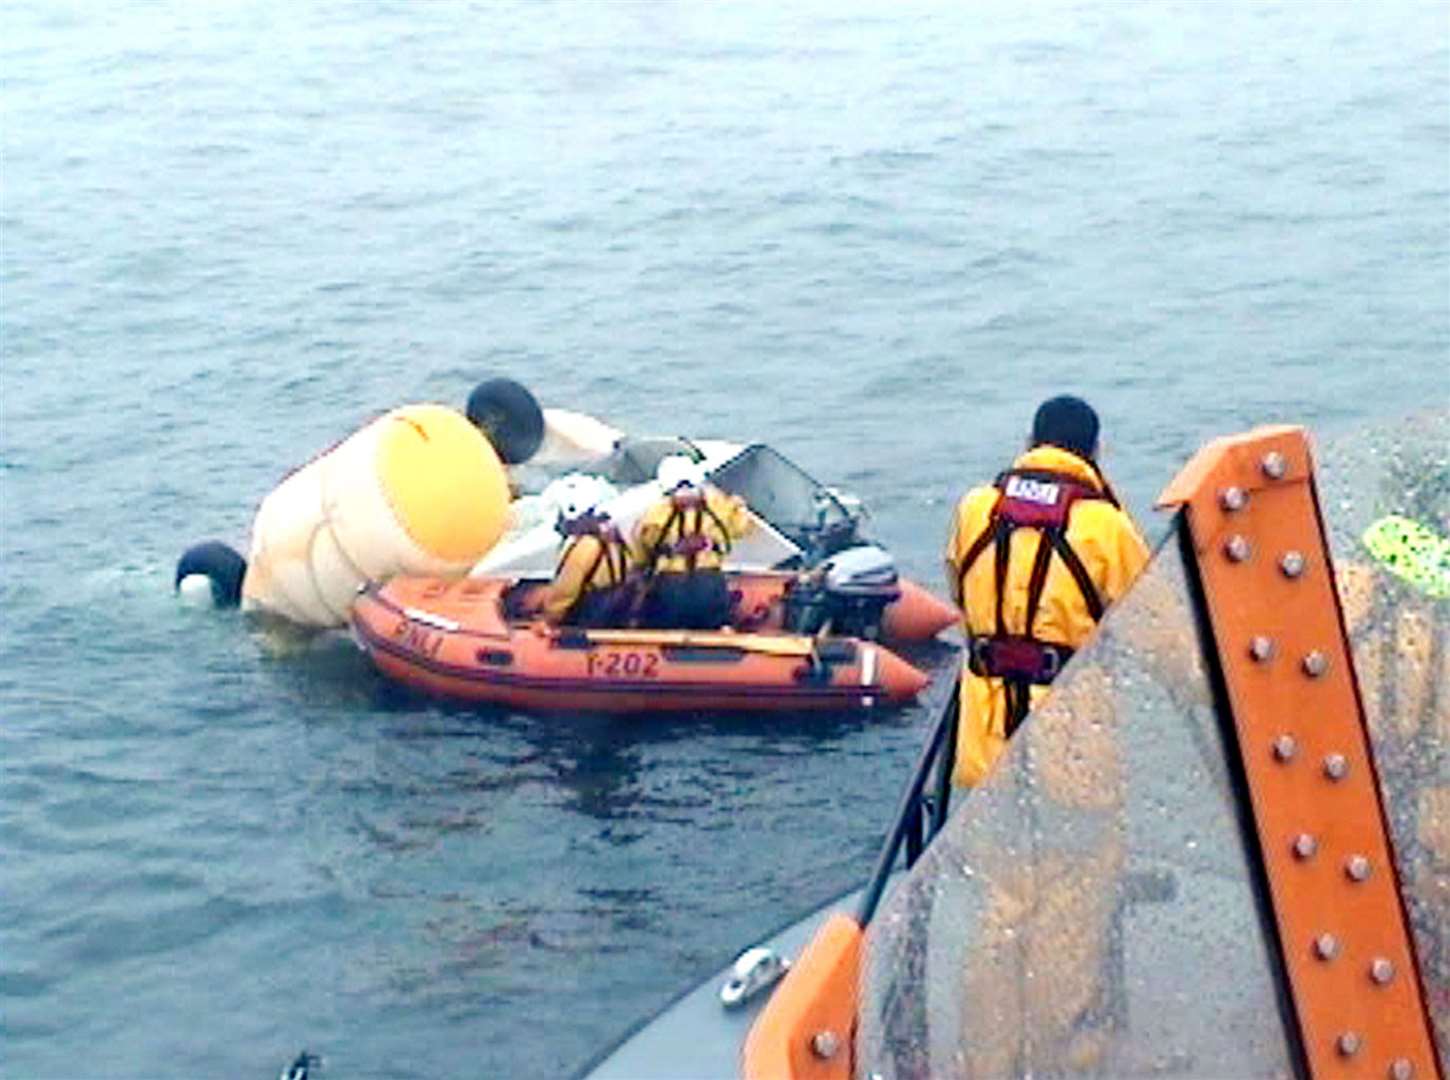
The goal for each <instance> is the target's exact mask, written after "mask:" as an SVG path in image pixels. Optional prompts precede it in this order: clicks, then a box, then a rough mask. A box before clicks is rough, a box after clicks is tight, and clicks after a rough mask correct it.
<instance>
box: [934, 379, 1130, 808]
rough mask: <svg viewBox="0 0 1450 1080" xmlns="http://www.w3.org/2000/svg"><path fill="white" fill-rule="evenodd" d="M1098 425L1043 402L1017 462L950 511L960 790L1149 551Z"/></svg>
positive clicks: (1090, 416) (1073, 403) (1068, 401)
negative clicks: (1106, 464)
mask: <svg viewBox="0 0 1450 1080" xmlns="http://www.w3.org/2000/svg"><path fill="white" fill-rule="evenodd" d="M1098 427H1099V425H1098V416H1097V413H1096V412H1095V411H1094V410H1093V408H1092V406H1090V405H1088V404H1087V402H1085V401H1083V400H1082V399H1081V398H1076V397H1072V396H1067V395H1064V396H1060V397H1054V398H1051V399H1049V400H1047V401H1044V402H1043V403H1042V405H1041V406H1039V407H1038V409H1037V414H1036V416H1035V417H1034V418H1033V422H1032V435H1031V438H1030V439H1029V441H1028V448H1027V451H1026V453H1024V454H1022V455H1020V456H1019V457H1018V458H1017V459H1016V460H1015V461H1014V462H1013V463H1012V467H1011V468H1009V469H1008V470H1006V471H1005V472H1003V473H1002V474H1001V475H1000V476H998V477H997V479H996V480H995V481H994V482H993V483H992V484H988V485H983V486H981V487H977V488H973V489H972V490H971V491H969V492H967V493H966V494H965V495H963V496H962V498H961V501H960V502H958V504H957V507H956V512H955V514H954V517H953V521H952V530H951V538H950V540H949V541H948V543H947V549H946V570H947V581H948V586H949V588H950V589H951V594H952V599H953V600H955V601H956V604H957V606H958V607H959V608H961V610H962V623H963V627H964V629H965V630H966V634H967V641H968V649H967V655H966V657H965V661H964V664H963V668H962V686H961V704H960V709H961V715H960V723H959V727H958V734H957V747H956V766H955V769H954V770H953V774H952V782H953V783H954V784H955V785H956V786H958V787H971V786H973V785H975V784H977V783H979V782H980V781H981V779H982V777H984V776H985V775H986V774H987V772H988V770H989V769H990V768H991V767H992V764H993V762H995V761H996V759H997V757H998V756H999V755H1000V754H1001V752H1002V750H1003V748H1004V747H1005V746H1006V742H1007V739H1008V738H1010V737H1011V735H1012V732H1013V731H1014V730H1016V728H1017V725H1018V724H1020V723H1021V722H1022V720H1023V718H1024V717H1025V716H1026V715H1027V713H1028V712H1029V711H1030V710H1031V708H1032V706H1033V704H1034V703H1035V702H1036V701H1037V700H1038V698H1039V697H1040V696H1041V695H1042V694H1043V692H1044V691H1045V689H1046V687H1047V686H1048V684H1050V683H1051V682H1052V680H1053V679H1054V678H1055V677H1056V675H1057V673H1058V672H1059V671H1060V670H1061V669H1062V667H1063V665H1064V664H1065V663H1067V661H1068V660H1069V659H1071V657H1072V654H1073V650H1075V649H1077V648H1078V647H1079V646H1081V645H1082V644H1083V643H1084V642H1085V641H1086V640H1087V639H1088V638H1089V637H1090V636H1091V635H1092V633H1093V630H1094V628H1095V627H1096V626H1097V623H1098V620H1100V619H1101V618H1102V616H1103V612H1104V610H1105V609H1106V608H1107V607H1108V605H1109V604H1111V603H1113V602H1114V601H1115V600H1117V599H1118V598H1119V597H1120V596H1122V595H1123V593H1124V592H1126V591H1127V589H1128V586H1129V585H1130V584H1131V583H1132V581H1133V579H1134V578H1135V577H1137V575H1138V573H1139V572H1140V571H1141V570H1142V569H1143V567H1144V566H1145V565H1146V564H1147V562H1148V546H1147V544H1146V543H1145V542H1144V540H1143V537H1142V535H1141V534H1140V533H1139V531H1138V529H1137V526H1136V525H1134V524H1133V521H1132V519H1131V518H1130V517H1129V516H1128V514H1127V513H1126V511H1124V510H1123V508H1122V506H1121V505H1120V504H1119V503H1118V500H1117V497H1116V496H1115V495H1114V494H1113V490H1112V488H1111V486H1110V485H1109V484H1108V482H1107V480H1106V478H1104V476H1103V474H1102V472H1101V470H1100V469H1099V468H1098V465H1097V453H1098Z"/></svg>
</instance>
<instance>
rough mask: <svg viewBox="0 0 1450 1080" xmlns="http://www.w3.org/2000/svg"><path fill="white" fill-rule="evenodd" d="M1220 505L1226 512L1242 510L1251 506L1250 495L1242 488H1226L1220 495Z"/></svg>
mask: <svg viewBox="0 0 1450 1080" xmlns="http://www.w3.org/2000/svg"><path fill="white" fill-rule="evenodd" d="M1218 504H1219V505H1220V506H1222V507H1223V508H1224V509H1225V510H1229V511H1233V510H1242V509H1243V508H1244V507H1245V506H1248V505H1249V493H1248V492H1247V491H1245V490H1244V489H1243V488H1241V487H1226V488H1224V489H1223V491H1221V492H1220V493H1219V496H1218Z"/></svg>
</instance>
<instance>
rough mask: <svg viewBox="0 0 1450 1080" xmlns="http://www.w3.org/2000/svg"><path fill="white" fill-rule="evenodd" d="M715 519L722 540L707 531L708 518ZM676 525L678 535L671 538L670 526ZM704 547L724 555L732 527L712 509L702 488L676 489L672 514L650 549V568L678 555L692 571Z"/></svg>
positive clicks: (726, 552)
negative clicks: (692, 520) (726, 525)
mask: <svg viewBox="0 0 1450 1080" xmlns="http://www.w3.org/2000/svg"><path fill="white" fill-rule="evenodd" d="M692 512H693V514H694V522H693V524H691V523H690V520H689V515H690V514H691V513H692ZM706 518H708V519H709V520H711V521H713V522H714V523H715V528H716V529H717V530H718V531H719V533H720V537H721V539H720V540H714V539H712V538H711V537H709V536H708V535H706V533H705V519H706ZM676 527H678V529H677V535H676V537H675V538H674V539H673V540H670V539H668V537H669V535H670V530H671V529H673V528H676ZM705 551H714V552H715V554H717V555H719V556H721V557H722V558H723V557H724V556H725V555H727V554H729V552H730V530H729V529H727V528H726V527H725V523H724V522H723V521H721V520H720V517H719V515H718V514H716V513H715V511H714V510H711V509H710V503H709V501H708V500H707V499H706V498H705V495H704V493H703V492H700V491H676V492H674V493H673V494H672V495H670V516H669V517H667V518H666V519H665V523H664V525H663V526H662V527H661V529H660V538H659V540H658V541H657V542H656V543H655V546H654V548H653V549H652V550H651V551H650V569H651V571H653V570H656V569H657V568H658V567H659V564H660V560H661V559H665V558H669V557H672V556H674V557H679V558H683V559H684V560H685V568H686V571H687V572H689V573H692V574H693V573H694V572H695V562H696V560H697V559H698V558H699V556H700V554H701V553H702V552H705Z"/></svg>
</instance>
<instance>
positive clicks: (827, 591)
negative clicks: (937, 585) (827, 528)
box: [785, 544, 901, 641]
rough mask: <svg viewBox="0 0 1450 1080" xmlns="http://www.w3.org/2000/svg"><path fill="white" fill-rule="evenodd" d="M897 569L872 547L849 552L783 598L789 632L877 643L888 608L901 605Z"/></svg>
mask: <svg viewBox="0 0 1450 1080" xmlns="http://www.w3.org/2000/svg"><path fill="white" fill-rule="evenodd" d="M900 597H901V588H900V586H899V585H898V584H897V576H896V563H895V562H893V561H892V558H891V556H890V555H889V554H887V552H885V551H883V550H882V549H881V548H879V547H876V546H875V545H872V544H864V545H861V546H858V547H852V548H847V549H846V550H844V551H839V552H837V553H836V554H834V555H832V556H831V557H830V558H828V559H826V560H825V561H824V562H822V563H821V564H820V565H819V566H818V567H816V568H815V569H814V570H813V571H811V572H810V573H808V574H802V575H801V576H800V577H798V578H797V579H796V580H795V581H794V582H793V583H792V585H791V587H790V589H789V591H788V592H787V593H786V596H785V625H786V629H787V630H790V631H792V632H794V633H797V634H818V633H821V632H822V631H825V632H827V633H831V634H839V635H841V636H844V637H859V638H864V639H866V640H868V641H874V640H875V639H876V637H877V636H878V635H879V634H880V632H881V617H882V614H883V613H884V612H885V610H886V605H887V604H889V603H891V602H892V601H894V600H897V599H900Z"/></svg>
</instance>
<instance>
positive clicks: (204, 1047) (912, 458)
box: [0, 0, 1450, 1077]
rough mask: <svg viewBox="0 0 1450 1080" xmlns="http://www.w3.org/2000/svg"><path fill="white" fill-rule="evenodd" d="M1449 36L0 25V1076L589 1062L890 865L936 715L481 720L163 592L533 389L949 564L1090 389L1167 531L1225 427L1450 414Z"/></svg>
mask: <svg viewBox="0 0 1450 1080" xmlns="http://www.w3.org/2000/svg"><path fill="white" fill-rule="evenodd" d="M1447 57H1450V16H1447V13H1446V10H1445V7H1444V5H1443V4H1439V3H1436V2H1434V0H1424V2H1419V0H1403V2H1397V3H1391V4H1385V5H1376V6H1375V7H1374V8H1373V9H1369V8H1365V7H1362V6H1358V5H1346V4H1338V3H1333V2H1327V0H1326V2H1314V3H1302V2H1296V3H1252V4H1250V3H1244V4H1213V5H1204V4H1195V3H1141V4H1139V3H1088V2H1073V0H1065V2H1063V3H1061V4H1054V5H1051V6H1050V7H1048V8H1037V7H1032V8H1023V7H1020V6H1017V5H1009V4H996V5H988V6H987V7H986V8H961V9H957V8H953V7H950V6H945V7H928V8H921V9H915V8H913V9H911V10H910V11H907V10H904V9H903V10H902V11H896V10H894V9H888V8H884V7H881V6H879V5H857V4H851V3H847V4H845V5H842V4H840V3H833V4H830V5H824V4H807V5H804V6H802V5H789V6H786V7H782V8H780V9H779V10H777V9H767V8H763V7H747V6H739V5H700V6H694V5H658V4H646V3H639V4H585V5H580V4H574V5H568V6H564V5H556V4H516V3H504V4H495V5H490V6H488V7H484V8H476V7H473V6H469V5H463V4H459V3H453V2H437V3H429V4H417V3H403V2H390V3H382V4H373V5H370V6H367V7H365V8H363V7H359V6H358V5H355V4H344V3H323V4H314V5H305V6H297V5H292V6H289V5H284V4H280V3H275V2H270V0H267V2H262V3H260V4H252V5H247V6H237V7H228V8H218V7H216V6H197V5H190V4H184V3H181V2H179V0H161V2H158V3H153V4H146V5H139V6H134V7H114V8H112V7H84V6H82V7H70V8H61V7H56V6H54V5H48V4H37V3H31V2H28V0H20V2H15V3H10V4H8V5H6V6H5V7H4V8H3V9H0V92H3V97H4V101H5V106H4V119H3V123H0V160H3V163H4V164H3V175H0V718H3V723H0V791H3V795H4V797H3V799H0V853H3V858H4V863H5V876H4V896H5V910H6V918H5V920H3V925H0V953H3V957H4V963H3V965H0V1038H3V1041H4V1052H3V1060H4V1071H5V1072H6V1074H7V1075H15V1076H26V1077H31V1076H34V1077H72V1076H108V1077H109V1076H116V1077H129V1076H138V1077H139V1076H146V1077H155V1076H240V1075H275V1072H276V1070H279V1069H280V1068H281V1066H282V1065H283V1064H285V1063H286V1062H287V1061H290V1060H291V1059H292V1057H294V1056H295V1055H296V1053H297V1052H298V1051H299V1050H301V1049H302V1048H303V1047H307V1048H309V1049H312V1050H314V1051H317V1052H320V1053H322V1054H323V1055H324V1057H325V1058H326V1072H325V1073H324V1075H334V1076H340V1077H341V1076H347V1077H369V1076H377V1077H382V1076H387V1077H407V1076H419V1077H422V1076H428V1077H437V1076H457V1075H480V1074H497V1075H508V1076H540V1077H546V1076H547V1077H551V1076H557V1075H561V1074H567V1073H568V1072H570V1071H571V1070H573V1069H575V1068H577V1067H578V1066H579V1065H580V1063H581V1062H584V1061H586V1060H587V1059H588V1058H589V1057H590V1055H591V1054H593V1053H594V1052H595V1051H596V1050H598V1049H599V1047H600V1046H601V1044H603V1043H604V1042H606V1041H608V1040H609V1039H610V1038H612V1037H613V1036H614V1035H616V1034H617V1033H619V1032H620V1031H622V1030H623V1029H625V1028H626V1027H628V1026H629V1025H630V1024H632V1023H633V1022H634V1021H635V1020H636V1019H638V1018H639V1016H641V1015H642V1014H643V1013H645V1012H647V1011H648V1010H650V1009H652V1008H654V1007H657V1006H659V1005H661V1004H663V1003H664V1002H666V1001H668V1000H669V999H670V998H672V997H673V996H674V995H675V994H676V993H677V992H678V991H679V990H680V989H681V988H682V987H683V986H684V985H686V984H688V983H690V982H691V981H693V980H695V979H697V978H698V977H700V976H701V975H702V974H703V973H705V972H706V971H709V970H711V969H713V968H714V967H716V966H717V965H718V964H720V963H721V962H722V961H724V960H726V959H728V958H729V956H730V955H731V954H732V953H733V952H734V951H735V950H736V949H738V948H740V947H741V946H743V945H745V944H748V943H749V942H751V941H753V940H754V939H756V938H757V937H759V936H760V935H761V934H762V932H763V931H765V930H768V929H771V928H774V927H775V926H777V925H780V924H782V923H784V922H786V921H788V920H789V918H791V917H792V916H793V915H795V914H796V913H798V912H799V911H801V910H802V909H804V908H807V907H809V906H812V905H813V904H814V903H815V902H817V901H819V900H821V899H824V898H825V897H828V896H830V895H833V894H835V893H836V892H838V891H841V890H843V889H845V888H847V887H849V886H851V885H853V884H854V883H856V882H857V880H858V879H859V878H860V877H861V876H862V875H863V874H864V873H865V871H866V868H867V867H868V866H869V864H870V861H871V858H872V855H873V853H874V848H875V845H876V844H877V842H878V840H879V837H880V833H881V830H882V828H883V827H884V824H885V818H886V815H887V814H888V813H889V811H890V809H891V807H892V806H893V805H894V803H895V801H896V797H897V789H898V785H899V783H900V782H901V778H902V775H903V773H904V771H905V770H906V768H907V767H908V764H909V762H910V761H911V760H912V759H913V758H914V756H915V752H916V748H917V745H918V742H919V738H920V734H921V731H922V728H923V727H924V725H925V724H926V722H927V719H928V714H929V712H930V708H931V707H930V705H929V704H927V705H923V706H920V707H917V708H914V709H908V710H904V711H902V712H900V713H897V714H893V715H887V716H883V717H879V718H873V719H861V718H850V717H826V718H813V719H812V718H799V717H774V718H768V719H761V718H753V719H740V718H728V717H718V716H698V717H674V718H665V719H649V720H642V719H626V720H612V721H611V720H603V719H600V718H569V719H567V720H565V719H558V718H555V719H544V718H536V717H524V716H512V715H507V714H501V713H497V712H489V711H483V710H467V709H460V708H455V707H449V706H443V705H438V704H435V703H430V702H427V701H423V700H420V699H418V698H416V697H413V696H410V695H407V694H404V693H401V692H399V691H397V690H394V689H391V688H389V687H387V686H385V685H384V684H383V683H382V682H381V680H379V679H378V678H377V676H375V675H374V674H373V673H372V672H371V671H370V670H369V669H368V667H367V666H366V664H365V663H364V661H363V660H362V658H361V657H360V656H359V655H358V654H357V653H356V652H354V651H353V650H351V648H350V647H349V646H347V645H345V644H339V643H333V644H329V645H324V646H322V647H320V648H313V649H307V650H298V649H293V650H291V651H287V650H280V651H279V650H278V649H276V648H274V647H271V646H269V645H268V644H267V643H266V642H265V641H264V640H263V639H261V638H260V637H259V636H257V635H256V634H255V633H254V632H253V631H252V630H251V629H250V628H249V627H248V626H247V625H246V624H245V623H244V622H243V621H242V620H241V619H239V618H236V617H230V616H216V615H204V614H199V613H194V612H185V611H178V610H177V608H176V606H175V605H174V604H173V602H172V598H171V596H170V594H169V589H170V584H171V574H172V568H173V566H174V560H175V558H176V556H177V555H178V554H179V552H180V551H181V550H182V549H183V548H184V547H185V546H186V545H188V544H189V543H192V542H194V541H196V540H199V539H202V538H205V537H216V538H219V539H225V540H229V541H231V542H237V543H239V542H241V541H242V539H243V537H244V536H245V532H246V529H247V526H248V523H249V521H250V519H251V516H252V513H253V511H254V509H255V507H256V504H257V502H258V500H259V499H260V498H261V497H262V496H263V495H264V494H265V493H266V492H267V491H268V490H270V488H271V487H272V486H273V485H274V484H275V483H276V482H277V480H278V478H279V477H280V475H281V474H282V473H283V472H284V471H285V470H286V469H288V468H290V467H291V466H293V465H295V464H297V463H299V462H302V461H305V460H307V459H308V458H310V457H311V456H312V455H313V454H315V453H316V452H317V451H318V450H319V449H320V448H322V447H325V446H327V445H329V444H330V443H332V442H333V441H334V440H336V439H337V438H338V437H340V436H341V435H343V434H345V433H346V432H348V431H350V430H352V429H353V428H355V427H356V426H358V425H359V424H361V423H362V422H364V421H365V420H367V419H369V418H370V417H372V416H373V415H375V414H376V413H377V412H379V411H381V410H382V409H385V408H387V407H389V406H391V405H393V404H395V403H398V402H402V401H410V400H420V399H431V400H441V401H448V402H460V401H461V400H462V399H463V397H464V396H465V395H466V393H467V391H468V389H469V388H470V387H471V386H472V384H473V383H474V382H476V381H477V380H478V379H480V378H482V377H484V376H486V375H491V374H496V373H507V374H510V375H513V376H514V377H517V378H521V379H524V380H525V381H527V382H529V383H531V384H532V385H533V386H535V387H536V388H538V389H539V390H540V392H541V393H542V394H543V396H544V397H545V399H546V401H547V402H548V403H553V404H559V405H564V406H571V407H578V408H584V409H588V410H590V411H593V412H596V413H598V414H600V415H602V416H604V417H607V418H609V419H611V420H613V421H614V422H616V423H619V424H621V425H623V426H626V427H630V428H634V429H638V430H649V431H657V430H661V429H671V428H676V427H678V428H684V429H688V430H689V432H690V433H692V434H721V435H726V436H733V437H740V438H755V437H766V438H768V439H769V440H770V441H771V442H773V443H774V444H775V445H777V446H778V447H780V448H781V449H782V450H784V451H785V452H786V453H787V454H789V455H790V456H792V457H793V458H795V459H797V460H798V461H800V463H801V464H802V465H804V466H805V467H807V468H808V469H810V470H811V471H813V472H815V473H817V474H818V475H820V476H822V477H823V478H826V479H828V480H830V481H832V482H836V483H840V484H842V485H843V486H846V487H848V488H850V489H852V490H854V491H856V492H857V493H859V494H860V495H861V496H862V497H863V498H864V499H865V500H866V502H867V504H868V506H870V507H871V509H872V511H873V513H874V515H875V516H874V519H873V523H872V527H873V532H874V533H875V534H876V535H877V536H878V537H879V538H880V539H881V540H882V541H884V542H885V543H886V544H887V545H888V546H889V547H890V548H891V549H892V550H893V551H894V552H895V553H896V554H897V556H898V558H899V560H900V562H901V565H902V567H903V569H904V570H905V571H907V572H908V573H910V574H911V575H912V576H914V577H916V578H918V579H919V580H922V581H925V582H928V583H930V584H933V585H934V584H936V581H937V575H938V573H939V570H938V559H939V548H940V545H941V542H942V539H943V537H944V534H945V530H946V521H947V514H948V512H949V508H950V504H951V501H952V499H953V498H954V497H955V495H956V494H957V493H958V492H959V491H960V490H961V489H962V488H963V487H965V486H966V485H967V484H969V483H973V482H976V481H977V480H979V479H980V478H982V477H983V476H986V475H991V474H992V473H994V472H995V471H996V470H997V469H998V468H1000V466H1001V464H1002V461H1003V457H1004V455H1005V454H1006V453H1008V452H1009V451H1010V449H1011V448H1013V447H1015V446H1016V445H1017V444H1018V443H1019V442H1020V440H1021V438H1022V433H1023V429H1024V427H1025V424H1026V421H1027V418H1028V416H1029V415H1030V411H1031V409H1032V407H1033V406H1034V405H1035V403H1036V402H1037V401H1038V400H1039V399H1040V398H1041V397H1043V396H1045V395H1047V394H1049V393H1053V392H1058V391H1060V390H1062V389H1072V390H1077V391H1079V392H1082V393H1084V394H1086V395H1087V396H1089V397H1090V398H1092V399H1093V400H1094V401H1095V402H1096V403H1097V404H1098V405H1099V407H1100V409H1101V411H1102V412H1103V414H1104V417H1105V420H1106V423H1107V426H1108V427H1107V437H1108V442H1109V448H1108V465H1109V467H1110V469H1111V471H1112V473H1113V474H1114V476H1115V479H1116V480H1117V482H1118V485H1119V487H1120V489H1121V490H1122V491H1123V492H1124V493H1125V494H1126V496H1127V498H1128V500H1129V502H1130V504H1131V505H1132V507H1133V509H1134V510H1135V512H1137V513H1138V515H1139V516H1140V517H1141V518H1142V519H1143V520H1144V521H1145V523H1147V525H1148V527H1149V529H1150V531H1152V530H1154V529H1158V528H1161V524H1159V523H1158V522H1156V521H1155V519H1154V518H1153V516H1152V512H1151V509H1150V507H1151V503H1152V500H1153V498H1154V496H1155V495H1156V493H1157V491H1158V490H1159V489H1160V488H1161V486H1162V485H1163V483H1164V482H1165V481H1166V480H1167V479H1168V477H1169V476H1170V475H1171V472H1172V470H1173V468H1174V466H1175V465H1176V464H1177V463H1178V462H1180V461H1182V460H1183V459H1184V458H1185V457H1186V456H1187V455H1188V454H1189V453H1191V452H1192V451H1193V449H1195V448H1196V447H1197V446H1198V445H1199V444H1200V443H1201V442H1202V441H1203V440H1204V439H1205V438H1207V437H1208V436H1210V435H1213V434H1218V433H1221V432H1223V431H1226V430H1233V429H1239V428H1242V427H1245V426H1248V425H1252V424H1256V423H1262V422H1270V421H1281V420H1291V421H1301V422H1306V423H1309V424H1311V425H1313V426H1314V427H1315V429H1316V431H1323V432H1324V433H1326V434H1328V433H1332V432H1335V431H1339V430H1343V429H1345V428H1348V427H1350V426H1352V425H1355V424H1357V423H1361V422H1363V421H1365V420H1367V419H1377V418H1383V417H1384V416H1385V415H1392V414H1398V413H1402V412H1405V411H1408V410H1409V409H1411V408H1414V407H1416V406H1420V405H1423V404H1425V403H1427V402H1431V401H1436V400H1438V401H1444V400H1445V398H1446V390H1445V387H1446V385H1447V381H1446V378H1445V376H1446V372H1447V371H1450V354H1447V349H1446V344H1445V343H1446V342H1447V341H1450V230H1447V228H1446V223H1447V221H1450V165H1447V163H1450V124H1447V123H1446V121H1445V119H1444V117H1445V116H1446V115H1447V111H1450V66H1447V63H1446V59H1447ZM917 659H918V661H919V662H920V663H922V664H924V665H925V666H927V667H929V668H931V669H932V670H933V671H936V672H938V673H942V672H944V671H945V670H946V669H947V668H948V666H949V664H950V660H951V657H950V652H949V650H947V649H940V650H935V651H928V652H927V653H925V654H923V655H921V656H919V657H917Z"/></svg>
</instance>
